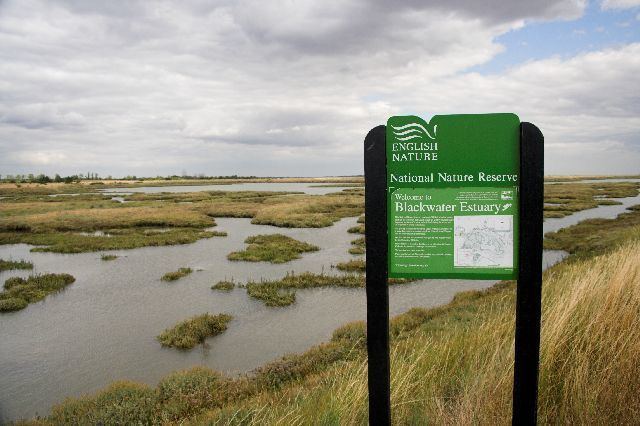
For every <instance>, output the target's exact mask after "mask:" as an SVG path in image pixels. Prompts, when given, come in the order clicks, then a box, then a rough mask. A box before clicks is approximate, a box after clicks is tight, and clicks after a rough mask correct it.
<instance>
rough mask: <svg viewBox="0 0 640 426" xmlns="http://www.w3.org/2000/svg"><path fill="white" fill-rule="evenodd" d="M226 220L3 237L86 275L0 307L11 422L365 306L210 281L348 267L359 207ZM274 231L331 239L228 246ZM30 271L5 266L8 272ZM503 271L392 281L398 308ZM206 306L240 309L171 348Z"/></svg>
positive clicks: (22, 253)
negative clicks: (217, 330)
mask: <svg viewBox="0 0 640 426" xmlns="http://www.w3.org/2000/svg"><path fill="white" fill-rule="evenodd" d="M181 188H184V187H181ZM137 189H139V188H137ZM155 189H156V188H153V190H155ZM163 189H166V188H163ZM226 189H231V188H228V186H227V188H226ZM322 189H327V188H322ZM328 189H331V190H332V191H337V190H340V189H339V188H328ZM252 190H253V189H252ZM271 190H273V189H271ZM278 190H294V189H278ZM127 192H131V191H127ZM619 200H620V201H622V202H623V204H622V205H617V206H601V207H598V208H596V209H591V210H586V211H583V212H579V213H577V214H574V215H572V216H569V217H566V218H563V219H549V220H547V221H546V222H545V232H547V231H552V230H556V229H559V228H561V227H565V226H569V225H572V224H574V223H577V222H579V221H580V220H582V219H585V218H589V217H615V216H616V215H617V214H618V213H621V212H623V211H624V210H625V209H626V207H628V206H630V205H633V204H639V203H640V197H633V198H621V199H619ZM216 222H217V223H218V226H217V227H216V228H215V229H216V230H219V231H226V232H227V233H228V236H227V237H214V238H210V239H204V240H200V241H197V242H195V243H193V244H188V245H180V246H167V247H146V248H140V249H134V250H115V251H110V252H100V253H82V254H71V255H65V254H56V253H32V252H30V249H31V248H32V246H29V245H25V244H16V245H2V246H0V258H3V259H25V260H29V261H31V262H33V264H34V271H33V272H35V273H47V272H66V273H70V274H72V275H73V276H75V277H76V282H75V283H74V284H72V285H70V286H68V287H67V288H66V289H65V290H63V291H61V292H60V293H58V294H54V295H50V296H48V297H47V298H46V299H45V300H43V301H41V302H38V303H34V304H32V305H29V306H28V307H27V308H26V309H24V310H22V311H18V312H15V313H8V314H2V315H0V423H3V422H6V421H9V420H15V419H19V418H29V417H33V416H35V415H37V414H38V415H46V414H47V413H48V412H49V410H50V407H51V406H52V405H53V404H56V403H59V402H61V401H62V400H64V399H65V398H66V397H69V396H80V395H82V394H86V393H92V392H95V391H97V390H99V389H101V388H103V387H105V386H107V385H108V384H109V383H111V382H113V381H115V380H120V379H127V380H133V381H139V382H144V383H148V384H150V385H154V384H155V383H157V381H158V380H159V379H160V378H161V377H163V376H165V375H167V374H168V373H170V372H172V371H175V370H180V369H186V368H189V367H192V366H195V365H205V366H208V367H211V368H213V369H216V370H219V371H222V372H224V373H227V374H232V375H233V374H239V373H244V372H248V371H250V370H252V369H253V368H255V367H257V366H260V365H262V364H264V363H266V362H269V361H272V360H275V359H278V358H279V357H281V356H282V355H285V354H287V353H292V352H302V351H304V350H306V349H308V348H310V347H311V346H313V345H315V344H318V343H320V342H323V341H326V340H328V339H329V338H330V337H331V333H332V332H333V330H334V329H336V328H337V327H339V326H341V325H343V324H345V323H347V322H350V321H354V320H362V319H364V318H365V293H364V289H345V288H321V289H307V290H298V291H297V298H296V302H295V303H294V304H293V305H291V306H288V307H283V308H270V307H267V306H265V305H264V304H263V303H262V302H260V301H257V300H254V299H251V298H249V297H248V296H247V294H246V292H245V290H244V289H242V288H236V289H234V290H232V291H230V292H221V291H214V290H211V288H210V287H211V285H212V284H214V283H216V282H217V281H219V280H222V279H231V278H233V279H234V280H235V281H236V282H246V281H247V280H257V281H259V280H260V279H269V278H278V277H282V276H283V275H285V274H286V273H287V272H291V271H294V272H296V273H300V272H304V271H312V272H325V273H338V271H337V270H335V269H333V268H332V265H335V264H337V263H338V262H340V261H344V260H347V259H349V258H350V257H351V255H349V254H348V253H347V250H348V249H349V247H350V241H351V240H352V239H354V238H356V237H357V235H354V234H349V233H348V232H347V229H348V228H349V227H351V226H353V225H355V223H356V218H347V219H343V220H341V221H339V222H337V223H335V224H334V225H333V226H331V227H328V228H318V229H284V228H276V227H272V226H264V225H253V224H251V223H250V220H249V219H227V218H220V219H216ZM264 233H267V234H268V233H282V234H286V235H289V236H291V237H293V238H296V239H299V240H302V241H306V242H309V243H312V244H316V245H318V246H319V247H320V250H319V251H317V252H313V253H309V254H304V255H303V257H302V258H301V259H298V260H294V261H292V262H289V263H286V264H280V265H273V264H270V263H265V262H260V263H249V262H231V261H228V260H227V258H226V256H227V254H228V253H230V252H231V251H234V250H239V249H242V248H243V247H244V246H245V244H244V243H243V241H244V239H245V238H246V237H248V236H250V235H255V234H264ZM102 253H113V254H116V255H118V256H120V257H119V258H118V259H117V260H115V261H110V262H105V261H102V260H101V259H100V255H101V254H102ZM564 256H565V253H564V252H557V251H549V252H545V256H544V266H545V267H548V266H551V265H552V264H554V263H556V262H558V261H560V260H561V259H562V258H563V257H564ZM180 267H191V268H193V270H194V272H193V273H192V274H191V275H189V276H187V277H185V278H183V279H180V280H178V281H175V282H171V283H167V282H163V281H161V280H160V277H161V276H162V275H163V274H164V273H165V272H169V271H174V270H177V269H178V268H180ZM29 273H30V272H29V271H5V272H1V273H0V282H4V280H5V279H7V278H9V277H11V276H27V275H29ZM493 283H494V281H469V280H466V281H465V280H423V281H418V282H415V283H412V284H408V285H399V286H393V287H391V288H390V304H391V306H390V311H391V315H397V314H400V313H402V312H405V311H407V310H408V309H409V308H412V307H415V306H421V307H432V306H437V305H441V304H444V303H447V302H448V301H450V300H451V299H452V297H453V296H454V295H455V294H456V293H458V292H460V291H464V290H470V289H483V288H487V287H489V286H491V285H492V284H493ZM204 312H211V313H221V312H226V313H229V314H231V315H233V317H234V319H233V320H232V321H231V323H230V324H229V328H228V330H227V331H225V332H224V333H223V334H221V335H219V336H216V337H213V338H209V339H207V341H206V344H205V345H201V346H198V347H196V348H194V349H192V350H190V351H180V350H176V349H170V348H162V347H161V346H160V344H159V343H158V342H157V341H156V339H155V337H156V336H157V335H158V334H159V333H160V332H162V331H163V330H164V329H165V328H167V327H171V326H173V325H174V324H175V323H176V322H178V321H181V320H184V319H186V318H188V317H190V316H193V315H196V314H201V313H204Z"/></svg>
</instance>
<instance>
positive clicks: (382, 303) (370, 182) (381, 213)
mask: <svg viewBox="0 0 640 426" xmlns="http://www.w3.org/2000/svg"><path fill="white" fill-rule="evenodd" d="M385 132H386V127H385V126H378V127H375V128H373V129H372V130H371V131H370V132H369V134H368V135H367V137H366V138H365V140H364V184H365V238H366V247H367V289H366V290H367V352H368V358H369V366H368V375H369V377H368V379H369V380H368V384H369V424H370V425H381V426H382V425H390V424H391V389H390V388H391V376H390V361H389V288H388V285H387V244H388V242H387V167H386V165H387V155H386V134H385Z"/></svg>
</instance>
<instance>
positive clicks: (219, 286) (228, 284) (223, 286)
mask: <svg viewBox="0 0 640 426" xmlns="http://www.w3.org/2000/svg"><path fill="white" fill-rule="evenodd" d="M235 286H236V284H235V283H234V282H233V281H227V280H223V281H218V282H217V283H215V284H214V285H212V286H211V289H212V290H223V291H230V290H233V288H234V287H235Z"/></svg>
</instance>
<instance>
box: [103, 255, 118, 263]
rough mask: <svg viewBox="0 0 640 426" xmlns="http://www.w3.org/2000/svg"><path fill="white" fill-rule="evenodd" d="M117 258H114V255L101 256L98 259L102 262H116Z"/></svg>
mask: <svg viewBox="0 0 640 426" xmlns="http://www.w3.org/2000/svg"><path fill="white" fill-rule="evenodd" d="M117 258H118V256H116V255H115V254H103V255H102V256H100V259H102V260H104V261H105V262H108V261H110V260H116V259H117Z"/></svg>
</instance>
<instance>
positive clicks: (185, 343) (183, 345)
mask: <svg viewBox="0 0 640 426" xmlns="http://www.w3.org/2000/svg"><path fill="white" fill-rule="evenodd" d="M231 319H232V317H231V315H227V314H218V315H212V314H209V313H206V314H202V315H197V316H195V317H193V318H189V319H187V320H184V321H182V322H179V323H178V324H176V325H175V326H173V327H172V328H168V329H166V330H165V331H163V332H162V333H161V334H160V335H159V336H158V341H159V342H160V343H161V344H162V346H168V347H172V348H178V349H191V348H193V347H194V346H196V345H198V344H200V343H202V342H204V341H205V339H206V338H207V337H211V336H217V335H218V334H220V333H222V332H223V331H225V330H226V329H227V324H228V323H229V321H231Z"/></svg>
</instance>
